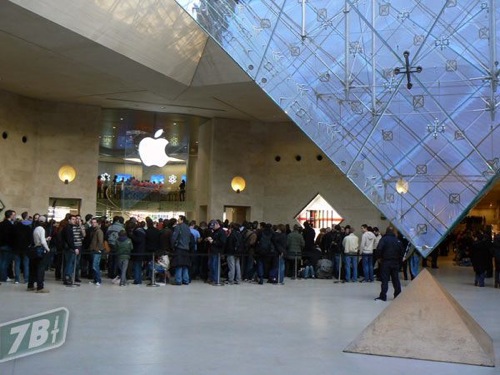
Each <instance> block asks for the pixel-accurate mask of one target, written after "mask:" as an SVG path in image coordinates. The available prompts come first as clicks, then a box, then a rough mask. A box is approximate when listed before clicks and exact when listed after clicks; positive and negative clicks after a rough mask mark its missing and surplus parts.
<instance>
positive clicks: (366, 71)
mask: <svg viewBox="0 0 500 375" xmlns="http://www.w3.org/2000/svg"><path fill="white" fill-rule="evenodd" d="M177 3H178V4H179V5H180V6H182V7H183V8H184V9H185V10H186V12H187V13H188V14H190V15H191V16H192V17H193V18H194V20H195V21H196V22H198V24H199V25H200V26H201V27H202V28H203V29H204V30H205V31H206V32H207V33H208V34H209V35H210V36H211V37H212V38H213V39H215V40H216V41H217V42H218V43H219V44H220V45H221V47H222V48H223V49H224V50H225V51H226V52H227V53H228V54H229V55H230V56H231V57H232V58H233V59H234V60H235V61H236V62H237V63H238V64H239V65H240V66H241V68H242V69H243V70H245V71H246V72H247V73H248V75H249V76H250V77H252V79H254V80H255V82H256V83H257V84H258V85H260V87H262V89H263V90H264V91H265V92H266V93H267V94H268V95H269V96H270V97H271V98H273V100H274V101H275V102H276V103H277V104H278V105H279V106H280V107H281V108H282V109H283V110H284V111H285V112H286V113H287V114H288V116H289V117H290V118H291V119H292V120H293V121H294V122H295V123H296V124H297V125H298V126H299V127H300V128H301V129H302V130H303V132H304V133H306V134H307V135H308V136H309V137H310V138H311V139H312V140H313V141H314V142H315V143H316V144H317V145H318V146H319V147H320V148H321V149H322V150H323V152H324V153H325V154H326V155H327V156H328V157H329V158H330V159H331V160H332V161H333V162H334V163H335V164H336V165H337V166H338V167H339V168H340V169H341V170H342V171H343V173H345V175H346V176H347V177H348V178H349V179H350V180H351V181H352V182H353V183H354V184H355V185H356V186H357V187H358V189H359V190H361V191H362V192H363V193H364V194H365V195H366V197H368V199H369V200H370V201H371V202H373V204H375V205H376V206H377V207H378V208H379V209H380V211H381V212H382V213H383V214H384V215H385V216H386V217H387V218H388V220H390V221H392V222H393V223H394V224H396V226H397V227H398V229H399V230H400V231H401V232H402V233H403V234H404V235H405V236H406V237H407V238H408V239H410V240H411V242H412V243H413V244H414V245H415V246H416V248H417V249H418V250H419V251H420V252H421V253H422V254H423V255H424V256H425V255H427V254H429V253H430V251H432V249H433V248H434V247H436V246H437V245H438V244H439V242H440V241H441V240H442V239H443V238H444V236H446V234H447V232H448V231H449V230H450V229H451V228H452V227H453V226H454V224H455V223H457V222H458V221H459V220H460V219H461V217H462V216H463V215H464V214H465V213H467V211H468V209H469V208H470V207H471V206H472V205H473V204H474V203H475V201H476V200H477V199H478V198H480V196H481V195H482V194H483V193H484V192H485V191H486V190H487V189H488V188H489V187H490V186H491V185H492V184H493V183H494V181H495V180H496V178H497V177H498V168H499V152H498V148H497V144H498V142H499V141H500V136H499V123H498V116H497V114H496V112H497V109H498V105H499V97H498V96H499V95H498V79H499V71H500V70H499V69H500V67H499V66H498V57H497V49H498V40H499V33H498V30H499V22H500V14H499V8H500V5H497V1H496V0H482V1H475V0H448V1H435V0H413V1H410V0H394V1H387V2H386V1H374V0H372V1H369V0H364V1H359V0H358V1H355V0H347V1H338V0H240V1H235V0H218V1H215V0H213V1H208V0H198V1H195V0H177ZM396 184H398V187H399V188H401V187H402V188H403V189H402V192H405V191H406V190H407V192H406V194H402V193H398V192H397V190H396ZM405 187H406V189H404V188H405ZM400 191H401V190H400Z"/></svg>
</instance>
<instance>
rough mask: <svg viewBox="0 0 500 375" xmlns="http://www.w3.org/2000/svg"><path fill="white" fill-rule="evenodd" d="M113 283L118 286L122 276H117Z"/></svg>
mask: <svg viewBox="0 0 500 375" xmlns="http://www.w3.org/2000/svg"><path fill="white" fill-rule="evenodd" d="M111 282H112V283H113V284H118V283H119V282H120V276H116V277H115V278H114V279H113V280H112V281H111Z"/></svg>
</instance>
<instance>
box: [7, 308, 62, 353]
mask: <svg viewBox="0 0 500 375" xmlns="http://www.w3.org/2000/svg"><path fill="white" fill-rule="evenodd" d="M68 317H69V311H68V309H66V308H65V307H60V308H58V309H55V310H50V311H46V312H43V313H40V314H36V315H31V316H28V317H26V318H21V319H16V320H13V321H10V322H7V323H3V324H0V362H5V361H10V360H12V359H15V358H19V357H24V356H27V355H31V354H35V353H40V352H44V351H46V350H50V349H55V348H58V347H60V346H61V345H63V344H64V342H65V341H66V331H67V329H68Z"/></svg>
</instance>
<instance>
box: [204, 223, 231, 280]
mask: <svg viewBox="0 0 500 375" xmlns="http://www.w3.org/2000/svg"><path fill="white" fill-rule="evenodd" d="M208 227H209V228H210V230H211V231H212V234H211V235H210V236H208V237H207V238H206V239H205V241H207V242H208V243H209V244H210V283H211V284H212V285H220V263H219V260H220V255H221V254H223V253H224V250H225V248H226V240H227V236H226V233H224V230H223V229H222V226H221V223H220V222H219V221H218V220H211V221H210V223H209V224H208Z"/></svg>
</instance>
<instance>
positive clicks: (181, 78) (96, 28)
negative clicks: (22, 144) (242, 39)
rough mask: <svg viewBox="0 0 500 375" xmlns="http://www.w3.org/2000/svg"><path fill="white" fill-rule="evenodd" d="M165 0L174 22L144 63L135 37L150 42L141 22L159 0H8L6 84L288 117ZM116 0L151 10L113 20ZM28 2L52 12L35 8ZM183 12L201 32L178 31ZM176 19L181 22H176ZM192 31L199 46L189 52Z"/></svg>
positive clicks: (3, 17)
mask: <svg viewBox="0 0 500 375" xmlns="http://www.w3.org/2000/svg"><path fill="white" fill-rule="evenodd" d="M161 3H162V4H165V5H164V8H165V9H167V10H168V12H169V13H170V16H169V19H170V20H172V23H173V24H169V23H168V21H169V19H166V20H165V21H166V22H165V24H164V25H163V29H162V30H163V32H162V34H161V38H160V39H161V44H160V45H155V44H153V45H150V46H149V47H151V48H157V49H158V50H157V51H156V52H155V54H154V56H152V57H151V58H149V59H148V61H147V63H148V64H146V63H142V62H140V61H139V62H138V60H140V59H139V58H136V57H137V55H138V54H140V53H141V52H142V50H138V49H137V47H136V45H137V44H139V45H140V44H141V43H144V40H139V39H138V38H139V37H140V36H141V35H140V34H139V32H138V31H137V30H142V28H145V26H144V23H146V21H147V20H148V17H150V18H152V19H154V18H155V16H158V15H157V13H158V12H159V10H158V2H157V1H140V2H136V1H133V2H131V1H98V0H95V1H87V0H85V1H84V2H82V1H72V2H67V1H60V0H52V1H50V0H44V1H37V2H32V1H20V0H13V1H2V2H1V3H0V44H1V45H2V54H1V55H0V89H3V90H7V91H11V92H15V93H19V94H21V95H26V96H29V97H34V98H40V99H45V100H54V101H63V102H72V103H81V104H89V105H97V106H100V107H103V108H120V109H137V110H145V111H155V112H164V113H176V114H184V115H193V116H201V117H207V118H211V117H225V118H235V119H246V120H259V121H286V120H287V116H286V115H285V114H283V112H282V111H281V110H280V109H279V108H278V107H277V106H276V105H275V103H274V102H273V101H272V100H271V99H269V98H268V97H266V96H265V95H262V91H261V90H260V88H259V87H257V86H256V85H255V84H254V83H253V82H252V81H251V80H250V78H248V76H247V75H246V74H245V73H244V72H243V71H242V70H241V69H240V68H239V67H237V66H236V64H234V63H233V62H232V60H231V59H230V58H229V57H228V56H227V55H226V54H225V53H224V52H223V51H222V50H221V49H220V48H219V47H218V46H217V45H216V44H215V43H214V42H212V41H211V40H209V39H208V38H207V37H206V35H205V34H204V33H203V32H201V31H200V30H199V28H198V27H197V26H196V25H195V24H194V22H192V21H190V20H189V18H188V17H186V16H185V15H184V12H183V11H182V9H181V8H180V7H179V6H177V5H176V4H175V3H174V2H173V1H164V2H161ZM16 4H19V5H16ZM117 4H130V6H129V9H128V10H129V12H137V11H138V10H137V9H136V8H135V7H133V6H132V5H134V4H142V6H143V7H146V5H148V6H149V8H148V9H143V12H146V13H145V14H143V16H142V18H141V22H142V23H139V22H138V24H137V25H135V24H129V23H127V19H120V18H118V19H115V20H114V22H110V20H109V19H108V18H107V17H108V16H109V14H110V10H109V9H108V8H106V7H111V6H113V5H114V6H115V8H114V12H116V13H119V9H116V6H117ZM154 5H156V7H155V6H154ZM23 7H26V8H23ZM30 7H32V9H31V10H33V11H36V12H38V13H40V14H44V15H46V16H47V18H44V17H42V16H40V15H38V14H35V13H33V12H32V11H30V9H29V8H30ZM72 8H73V9H72ZM87 8H88V9H87ZM72 12H74V13H72ZM79 12H80V13H82V12H84V14H85V12H86V13H87V14H86V15H88V16H89V19H87V20H86V19H85V18H84V17H78V18H75V17H74V14H79ZM99 12H100V13H99ZM95 13H98V15H99V16H100V17H104V18H102V19H100V18H98V17H94V18H97V20H96V22H97V21H99V22H101V25H97V24H94V23H92V22H91V21H92V18H90V17H91V16H93V15H94V14H95ZM172 13H173V14H172ZM58 17H59V18H58ZM51 19H52V21H51ZM179 20H182V22H183V23H184V24H185V23H188V25H186V26H184V28H185V29H186V33H187V34H193V33H194V32H193V31H191V30H192V29H195V30H196V38H194V37H193V38H191V39H186V38H179V34H181V33H182V32H183V30H182V29H180V27H181V26H180V25H178V23H179V22H180V21H179ZM53 21H54V22H53ZM55 21H58V22H59V23H60V24H58V23H56V22H55ZM63 21H64V22H63ZM149 22H152V21H149ZM65 23H66V24H68V25H75V24H76V25H79V26H80V28H76V27H73V29H75V30H78V31H79V32H80V33H78V32H75V31H72V30H71V28H70V27H64V26H61V24H63V25H64V24H65ZM172 27H176V28H177V29H174V30H172ZM136 29H137V30H136ZM85 31H87V32H85ZM172 31H174V32H172ZM120 32H121V33H120ZM85 34H88V37H86V36H84V35H85ZM136 34H139V35H136ZM106 35H107V36H108V39H113V42H114V43H115V44H114V45H111V44H110V45H109V46H106V43H105V42H106V38H105V37H106ZM131 35H132V36H134V38H131ZM142 38H143V39H144V35H142ZM128 39H132V41H129V42H128ZM194 39H195V40H196V42H195V43H194V46H191V48H190V50H189V52H190V53H186V51H185V50H186V49H188V47H189V46H190V43H191V42H193V40H194ZM145 40H147V39H145ZM117 46H118V47H120V48H118V47H117ZM110 47H116V48H115V49H112V48H110ZM117 50H118V51H120V52H117ZM127 51H129V53H127ZM151 54H153V53H151ZM193 55H194V56H195V57H196V58H195V60H194V61H193ZM163 60H166V62H165V64H164V65H167V66H168V67H171V66H174V65H175V67H174V68H170V69H167V68H165V67H163V66H159V64H156V61H163Z"/></svg>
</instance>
